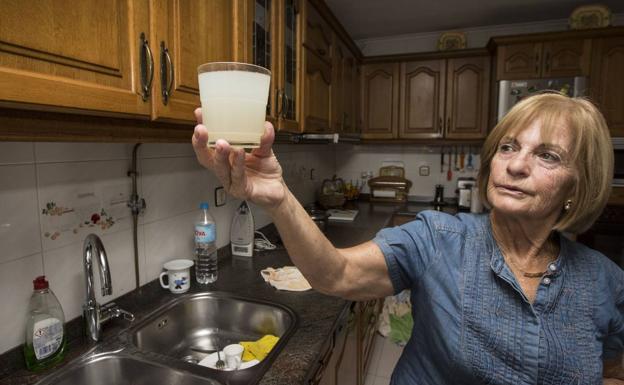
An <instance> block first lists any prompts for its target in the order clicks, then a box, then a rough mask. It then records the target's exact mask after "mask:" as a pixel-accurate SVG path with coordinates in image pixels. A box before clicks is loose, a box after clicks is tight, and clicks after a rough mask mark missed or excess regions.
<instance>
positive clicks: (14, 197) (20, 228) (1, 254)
mask: <svg viewBox="0 0 624 385" xmlns="http://www.w3.org/2000/svg"><path fill="white" fill-rule="evenodd" d="M0 181H2V184H1V186H0V245H2V248H1V250H0V263H1V262H6V261H11V260H14V259H18V258H21V257H23V256H26V255H31V254H34V253H37V252H40V251H41V241H40V231H39V215H38V211H39V209H38V206H37V189H36V178H35V166H34V165H32V164H25V165H11V166H0Z"/></svg>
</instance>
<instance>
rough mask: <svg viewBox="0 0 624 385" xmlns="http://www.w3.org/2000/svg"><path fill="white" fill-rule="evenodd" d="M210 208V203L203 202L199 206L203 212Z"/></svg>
mask: <svg viewBox="0 0 624 385" xmlns="http://www.w3.org/2000/svg"><path fill="white" fill-rule="evenodd" d="M208 207H210V206H209V205H208V202H202V203H200V204H199V208H200V209H202V210H205V209H207V208H208Z"/></svg>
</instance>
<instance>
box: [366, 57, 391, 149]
mask: <svg viewBox="0 0 624 385" xmlns="http://www.w3.org/2000/svg"><path fill="white" fill-rule="evenodd" d="M361 108H362V118H363V122H362V123H363V124H362V137H364V138H371V139H391V138H394V137H396V133H397V130H398V116H399V63H380V64H365V65H363V66H362V107H361Z"/></svg>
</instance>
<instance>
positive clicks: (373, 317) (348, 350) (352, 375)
mask: <svg viewBox="0 0 624 385" xmlns="http://www.w3.org/2000/svg"><path fill="white" fill-rule="evenodd" d="M382 306H383V299H377V300H371V301H363V302H355V303H353V304H352V306H351V309H350V310H349V314H348V316H347V319H346V321H343V322H342V323H341V325H340V326H339V327H338V328H337V330H336V331H335V333H334V335H333V336H332V343H331V346H333V348H332V351H331V355H327V354H324V355H323V357H324V358H325V360H323V359H321V365H320V367H319V369H318V370H317V372H316V375H314V376H312V379H311V380H310V381H309V384H319V385H363V384H364V382H365V381H366V372H367V369H368V365H370V363H371V362H370V361H371V358H372V352H373V350H374V348H375V334H376V331H377V323H378V322H377V321H378V319H379V315H380V313H381V308H382Z"/></svg>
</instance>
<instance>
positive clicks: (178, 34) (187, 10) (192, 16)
mask: <svg viewBox="0 0 624 385" xmlns="http://www.w3.org/2000/svg"><path fill="white" fill-rule="evenodd" d="M239 3H240V2H239V1H231V0H211V1H203V0H184V1H182V0H151V6H152V7H151V12H152V26H153V28H152V31H153V36H154V38H153V39H152V42H153V43H154V45H155V47H157V48H156V49H155V52H154V55H155V56H156V63H157V71H156V76H155V79H154V85H155V94H156V95H155V96H154V100H153V102H152V115H153V117H154V119H163V120H176V121H187V122H193V121H195V118H194V115H193V111H194V110H195V108H197V107H198V106H199V105H200V102H199V85H198V81H197V67H198V66H199V65H200V64H203V63H207V62H214V61H232V60H233V59H234V47H236V44H234V43H235V40H234V37H235V34H234V28H235V27H236V26H235V24H236V23H235V21H234V15H237V14H238V12H235V9H236V7H237V6H238V5H239Z"/></svg>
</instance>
